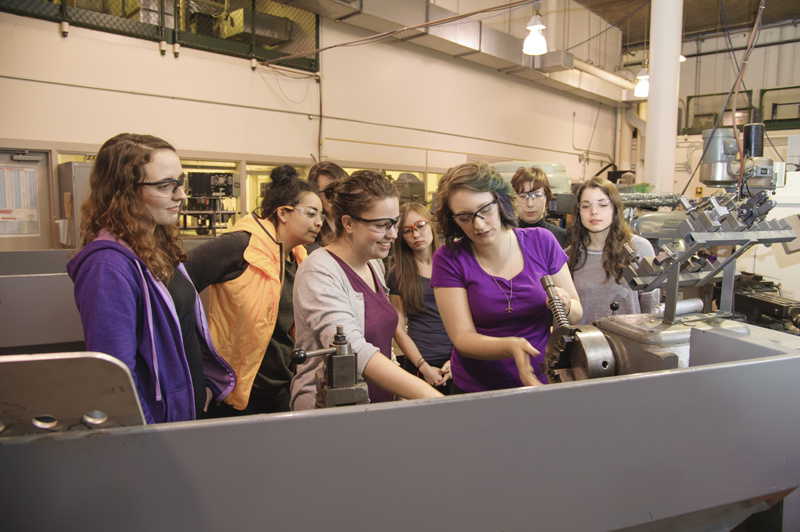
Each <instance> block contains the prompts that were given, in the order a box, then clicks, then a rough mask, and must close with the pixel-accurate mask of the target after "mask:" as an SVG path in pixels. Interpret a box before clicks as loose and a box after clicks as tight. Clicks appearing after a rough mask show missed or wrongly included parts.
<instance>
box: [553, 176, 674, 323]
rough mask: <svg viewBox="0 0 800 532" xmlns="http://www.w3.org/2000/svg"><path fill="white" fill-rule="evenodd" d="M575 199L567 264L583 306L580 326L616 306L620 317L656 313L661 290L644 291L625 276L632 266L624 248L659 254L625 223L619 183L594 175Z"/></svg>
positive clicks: (609, 312)
mask: <svg viewBox="0 0 800 532" xmlns="http://www.w3.org/2000/svg"><path fill="white" fill-rule="evenodd" d="M575 198H576V201H575V207H574V211H573V221H572V225H570V228H569V231H568V235H569V238H568V242H569V243H568V245H567V248H566V251H567V255H568V256H569V261H568V262H567V265H568V266H569V269H570V271H571V272H572V278H573V279H574V282H575V288H576V289H577V290H578V294H579V295H580V298H581V302H582V303H583V317H582V319H581V320H580V321H579V323H584V324H591V323H593V322H594V321H595V320H597V319H599V318H603V317H606V316H610V315H611V313H612V312H611V308H610V307H611V304H612V303H617V304H618V305H619V309H618V310H617V314H640V313H647V312H650V311H651V310H652V309H653V307H654V306H655V305H657V304H658V302H659V299H660V291H659V290H653V291H652V292H641V293H640V292H637V291H635V290H633V289H631V288H630V286H628V283H627V282H625V280H624V279H623V277H622V272H623V271H624V270H625V268H626V267H627V266H628V265H630V263H631V255H630V253H628V252H627V251H625V248H624V247H623V246H624V245H625V244H630V245H632V246H633V248H634V249H635V250H636V254H637V255H638V256H639V257H641V258H644V257H653V256H654V255H655V253H654V252H653V246H652V245H650V242H648V241H647V239H645V238H642V237H640V236H638V235H635V234H633V231H632V230H631V228H630V227H629V226H628V224H627V223H625V219H624V215H623V207H622V198H621V197H620V195H619V191H618V190H617V187H616V185H614V183H611V182H610V181H607V180H606V179H603V178H602V177H593V178H592V179H590V180H588V181H586V182H585V183H583V185H581V187H580V188H579V189H578V193H577V194H576V195H575Z"/></svg>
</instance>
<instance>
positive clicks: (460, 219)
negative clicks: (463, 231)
mask: <svg viewBox="0 0 800 532" xmlns="http://www.w3.org/2000/svg"><path fill="white" fill-rule="evenodd" d="M492 205H497V198H495V199H493V200H492V201H490V202H489V203H487V204H486V205H484V206H483V207H481V208H480V209H478V210H477V211H475V212H462V213H459V214H453V215H452V216H453V220H455V222H456V223H457V224H459V225H472V224H474V223H475V218H480V219H481V220H485V219H486V217H487V216H488V213H483V214H481V211H484V210H486V209H488V208H489V207H491V206H492ZM465 216H466V217H469V221H466V220H465V219H464V217H465Z"/></svg>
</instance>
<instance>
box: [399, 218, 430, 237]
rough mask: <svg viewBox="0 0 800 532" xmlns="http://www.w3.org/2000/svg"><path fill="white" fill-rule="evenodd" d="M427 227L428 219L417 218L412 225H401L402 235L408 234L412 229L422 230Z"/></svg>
mask: <svg viewBox="0 0 800 532" xmlns="http://www.w3.org/2000/svg"><path fill="white" fill-rule="evenodd" d="M426 227H428V220H419V221H417V223H415V224H412V225H405V226H403V236H406V235H410V234H411V233H413V232H414V231H418V232H420V233H421V232H422V230H423V229H425V228H426Z"/></svg>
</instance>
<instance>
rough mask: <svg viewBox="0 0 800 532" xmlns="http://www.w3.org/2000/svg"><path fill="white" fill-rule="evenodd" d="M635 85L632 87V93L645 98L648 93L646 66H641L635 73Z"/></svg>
mask: <svg viewBox="0 0 800 532" xmlns="http://www.w3.org/2000/svg"><path fill="white" fill-rule="evenodd" d="M636 79H637V80H639V81H637V82H636V87H634V89H633V95H634V96H636V97H637V98H647V96H648V95H649V94H650V74H648V73H647V67H646V66H642V69H641V70H640V71H639V73H638V74H636Z"/></svg>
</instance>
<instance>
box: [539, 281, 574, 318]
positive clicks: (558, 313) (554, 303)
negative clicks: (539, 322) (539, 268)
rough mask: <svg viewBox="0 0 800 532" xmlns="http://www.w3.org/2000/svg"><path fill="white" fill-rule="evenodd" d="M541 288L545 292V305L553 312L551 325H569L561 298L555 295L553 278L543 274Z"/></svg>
mask: <svg viewBox="0 0 800 532" xmlns="http://www.w3.org/2000/svg"><path fill="white" fill-rule="evenodd" d="M542 288H544V291H545V292H546V293H547V307H548V308H549V309H550V312H552V313H553V325H555V326H556V327H569V320H568V319H567V313H566V312H564V304H563V303H562V302H561V299H560V298H559V297H558V296H557V295H556V291H555V285H554V284H553V278H552V277H550V276H549V275H545V276H543V277H542Z"/></svg>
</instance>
